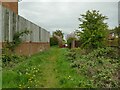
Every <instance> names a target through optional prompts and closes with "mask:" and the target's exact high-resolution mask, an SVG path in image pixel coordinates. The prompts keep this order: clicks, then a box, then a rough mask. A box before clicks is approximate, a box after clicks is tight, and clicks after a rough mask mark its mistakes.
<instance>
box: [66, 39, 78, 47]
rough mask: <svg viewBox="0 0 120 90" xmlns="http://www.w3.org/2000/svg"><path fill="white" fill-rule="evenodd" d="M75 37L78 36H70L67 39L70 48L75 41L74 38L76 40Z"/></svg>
mask: <svg viewBox="0 0 120 90" xmlns="http://www.w3.org/2000/svg"><path fill="white" fill-rule="evenodd" d="M75 39H76V38H74V37H69V38H68V39H67V45H68V48H71V45H72V42H73V40H75Z"/></svg>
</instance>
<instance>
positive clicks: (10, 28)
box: [0, 7, 50, 42]
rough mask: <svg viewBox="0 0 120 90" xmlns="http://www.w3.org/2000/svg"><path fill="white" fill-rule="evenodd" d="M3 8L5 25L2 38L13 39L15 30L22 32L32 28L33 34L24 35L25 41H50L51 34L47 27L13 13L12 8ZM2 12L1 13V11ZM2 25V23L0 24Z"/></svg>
mask: <svg viewBox="0 0 120 90" xmlns="http://www.w3.org/2000/svg"><path fill="white" fill-rule="evenodd" d="M2 8H3V10H2V12H3V15H2V16H3V17H2V21H3V22H2V25H3V28H2V29H3V30H2V29H1V30H2V33H3V34H2V35H3V38H1V39H0V40H3V41H5V40H8V41H10V42H11V41H12V40H13V35H14V33H15V32H18V31H19V32H21V31H24V30H26V29H27V30H30V31H32V34H29V35H24V36H23V37H21V38H22V40H23V41H25V42H29V41H31V42H49V38H50V37H49V35H50V33H49V32H48V31H46V30H45V29H43V28H41V27H40V26H38V25H36V24H34V23H32V22H31V21H29V20H27V19H25V18H23V17H21V16H19V15H16V14H15V13H13V12H12V11H11V10H8V9H6V8H4V7H2ZM0 14H1V13H0ZM0 25H1V24H0Z"/></svg>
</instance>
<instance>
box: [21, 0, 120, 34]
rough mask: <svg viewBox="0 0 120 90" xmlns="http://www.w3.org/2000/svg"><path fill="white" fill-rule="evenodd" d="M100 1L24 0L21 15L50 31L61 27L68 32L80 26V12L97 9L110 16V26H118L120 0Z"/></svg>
mask: <svg viewBox="0 0 120 90" xmlns="http://www.w3.org/2000/svg"><path fill="white" fill-rule="evenodd" d="M90 1H92V2H90ZM98 1H99V0H98ZM100 1H101V2H94V0H89V2H87V0H86V1H85V0H84V2H83V1H82V0H81V1H80V0H79V2H78V0H64V1H63V0H23V1H22V2H19V15H21V16H22V17H24V18H26V19H28V20H30V21H32V22H34V23H35V24H37V25H39V26H41V27H43V28H45V29H46V30H48V31H50V32H52V31H55V30H57V29H61V30H62V31H63V32H64V33H65V34H67V33H70V32H72V31H74V30H75V29H77V28H78V26H79V21H78V18H79V17H80V14H84V13H85V12H86V11H87V10H93V9H95V10H99V11H100V12H101V13H102V14H103V15H106V16H108V18H109V19H108V20H107V21H106V22H107V23H108V25H109V27H110V28H114V27H115V26H118V3H117V2H118V1H119V0H108V1H109V2H107V0H106V2H104V1H103V0H100ZM102 1H103V2H102ZM113 1H114V2H113Z"/></svg>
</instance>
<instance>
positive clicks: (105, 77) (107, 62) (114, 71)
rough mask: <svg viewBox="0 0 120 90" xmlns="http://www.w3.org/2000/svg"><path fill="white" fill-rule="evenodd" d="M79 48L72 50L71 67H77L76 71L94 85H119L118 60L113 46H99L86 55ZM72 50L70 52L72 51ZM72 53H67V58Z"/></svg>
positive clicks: (119, 62)
mask: <svg viewBox="0 0 120 90" xmlns="http://www.w3.org/2000/svg"><path fill="white" fill-rule="evenodd" d="M79 50H82V49H74V50H72V51H73V52H74V53H76V52H77V53H76V58H75V59H74V58H72V61H73V62H72V63H71V67H72V68H76V69H77V73H79V74H80V75H84V76H86V77H88V78H89V79H90V81H91V82H92V84H94V85H95V86H96V87H109V88H111V87H120V86H119V83H120V82H119V79H118V76H119V75H118V70H119V64H120V60H119V58H118V54H117V52H116V50H115V49H114V48H110V47H107V48H99V49H96V50H94V51H92V52H91V53H89V54H88V55H83V54H81V53H80V52H78V51H79ZM73 52H72V53H73ZM70 57H72V55H69V58H70Z"/></svg>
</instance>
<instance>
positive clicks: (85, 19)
mask: <svg viewBox="0 0 120 90" xmlns="http://www.w3.org/2000/svg"><path fill="white" fill-rule="evenodd" d="M106 19H108V18H107V17H106V16H103V15H102V14H100V13H99V11H96V10H92V11H89V10H88V11H87V12H86V14H82V15H81V18H79V21H80V22H81V23H80V25H79V28H81V30H82V31H81V32H80V33H79V32H78V33H77V34H79V35H80V39H81V41H82V42H83V44H82V47H83V48H89V49H96V48H98V47H103V46H105V43H104V42H105V40H106V36H107V35H106V34H107V28H108V25H107V23H105V22H104V21H105V20H106Z"/></svg>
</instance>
